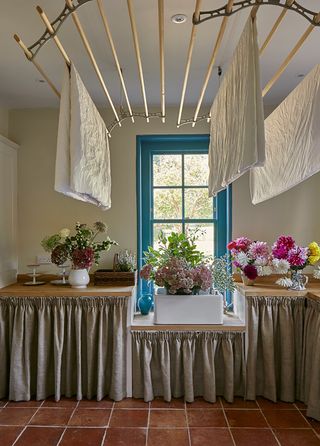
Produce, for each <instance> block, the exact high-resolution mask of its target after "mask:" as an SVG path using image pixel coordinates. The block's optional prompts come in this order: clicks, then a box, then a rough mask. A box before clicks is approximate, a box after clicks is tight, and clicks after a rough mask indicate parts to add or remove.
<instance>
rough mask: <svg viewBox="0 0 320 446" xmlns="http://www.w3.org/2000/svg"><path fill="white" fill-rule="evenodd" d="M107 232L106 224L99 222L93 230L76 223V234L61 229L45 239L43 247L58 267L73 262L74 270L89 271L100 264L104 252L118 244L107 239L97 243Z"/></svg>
mask: <svg viewBox="0 0 320 446" xmlns="http://www.w3.org/2000/svg"><path fill="white" fill-rule="evenodd" d="M106 232H107V226H106V225H105V223H103V222H100V221H97V222H96V223H94V225H93V228H90V227H89V226H88V225H86V224H83V223H76V225H75V233H74V235H71V231H70V230H69V229H67V228H64V229H61V231H59V232H58V233H56V234H53V235H51V236H48V237H45V238H44V239H43V240H42V242H41V246H42V247H43V249H44V250H45V251H47V252H51V261H52V263H54V264H56V265H62V264H63V263H65V262H66V261H67V260H71V262H72V265H73V268H74V269H89V268H90V267H91V266H92V265H93V264H94V263H95V264H96V265H98V264H99V259H100V255H101V252H102V251H108V250H109V249H110V248H111V246H113V245H117V242H115V241H114V240H111V239H110V237H106V239H105V240H103V241H100V242H98V241H96V238H97V236H98V235H99V234H103V233H106Z"/></svg>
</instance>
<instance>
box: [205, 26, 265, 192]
mask: <svg viewBox="0 0 320 446" xmlns="http://www.w3.org/2000/svg"><path fill="white" fill-rule="evenodd" d="M264 160H265V152H264V116H263V102H262V95H261V86H260V66H259V48H258V42H257V28H256V21H255V20H252V18H251V17H249V19H248V21H247V23H246V26H245V28H244V30H243V33H242V35H241V38H240V40H239V43H238V45H237V48H236V50H235V52H234V54H233V59H232V61H231V64H230V66H229V68H228V70H227V72H226V74H225V75H224V77H223V80H222V82H221V86H220V89H219V91H218V93H217V95H216V97H215V100H214V102H213V105H212V108H211V131H210V147H209V196H213V195H216V194H217V193H218V192H219V191H220V190H222V189H225V188H226V187H227V186H228V184H230V183H232V182H233V181H234V180H236V179H237V178H238V177H240V176H241V175H242V174H243V173H245V172H246V171H247V170H249V169H250V168H251V167H253V166H261V165H263V163H264Z"/></svg>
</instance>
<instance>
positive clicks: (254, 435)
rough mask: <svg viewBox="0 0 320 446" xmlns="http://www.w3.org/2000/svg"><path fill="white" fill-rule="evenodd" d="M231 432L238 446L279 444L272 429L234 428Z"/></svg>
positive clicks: (271, 445) (275, 445) (272, 445)
mask: <svg viewBox="0 0 320 446" xmlns="http://www.w3.org/2000/svg"><path fill="white" fill-rule="evenodd" d="M231 432H232V435H233V438H234V440H235V443H236V446H278V442H277V440H276V439H275V438H274V435H273V433H272V430H271V429H246V428H240V429H237V428H233V429H231ZM300 446H301V445H300Z"/></svg>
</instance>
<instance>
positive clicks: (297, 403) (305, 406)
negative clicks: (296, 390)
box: [294, 401, 307, 410]
mask: <svg viewBox="0 0 320 446" xmlns="http://www.w3.org/2000/svg"><path fill="white" fill-rule="evenodd" d="M294 404H295V406H297V408H298V409H300V410H306V409H307V405H306V404H304V403H302V402H301V401H296V402H295V403H294Z"/></svg>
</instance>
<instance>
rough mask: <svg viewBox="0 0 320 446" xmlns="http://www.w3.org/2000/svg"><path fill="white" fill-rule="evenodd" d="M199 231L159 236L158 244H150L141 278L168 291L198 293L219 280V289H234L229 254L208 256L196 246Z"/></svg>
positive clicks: (161, 234) (209, 287) (172, 292)
mask: <svg viewBox="0 0 320 446" xmlns="http://www.w3.org/2000/svg"><path fill="white" fill-rule="evenodd" d="M196 240H197V233H193V234H189V235H187V234H178V233H175V232H172V233H171V234H170V235H169V236H168V237H167V236H165V235H164V233H160V236H159V248H158V249H154V248H152V247H149V248H148V251H147V252H145V253H144V255H145V265H144V266H143V268H142V269H141V271H140V277H141V278H142V279H145V280H148V281H153V282H154V283H155V284H156V285H157V286H159V287H164V288H166V289H167V292H168V294H199V292H200V291H204V292H206V291H208V290H210V289H211V288H212V284H213V283H214V282H215V281H216V282H217V286H218V288H217V289H219V291H225V290H226V289H230V290H233V289H234V282H233V278H232V273H231V272H230V268H228V266H229V264H228V260H227V259H226V258H217V259H213V260H212V259H209V258H206V257H205V255H204V253H203V252H201V251H199V250H198V249H197V247H196Z"/></svg>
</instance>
